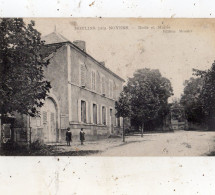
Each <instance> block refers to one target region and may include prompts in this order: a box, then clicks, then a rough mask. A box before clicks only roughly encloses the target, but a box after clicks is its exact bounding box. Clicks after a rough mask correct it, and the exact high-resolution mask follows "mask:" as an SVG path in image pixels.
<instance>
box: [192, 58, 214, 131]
mask: <svg viewBox="0 0 215 195" xmlns="http://www.w3.org/2000/svg"><path fill="white" fill-rule="evenodd" d="M194 72H195V75H197V76H200V77H201V78H202V79H203V86H202V90H201V93H200V100H201V102H202V106H203V110H204V112H205V116H206V118H207V120H208V129H209V130H214V128H215V120H214V119H215V61H214V63H213V64H212V66H211V68H210V69H209V70H207V71H200V70H194Z"/></svg>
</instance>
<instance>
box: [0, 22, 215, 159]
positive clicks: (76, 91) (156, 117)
mask: <svg viewBox="0 0 215 195" xmlns="http://www.w3.org/2000/svg"><path fill="white" fill-rule="evenodd" d="M214 34H215V19H173V18H171V19H162V18H159V19H158V18H157V19H149V18H148V19H146V18H145V19H144V18H1V19H0V42H1V46H0V54H1V56H0V65H1V69H0V76H1V80H0V82H1V86H0V95H1V102H0V114H1V128H0V130H1V132H0V135H1V136H0V138H1V153H0V155H2V156H14V155H15V156H29V155H30V156H127V157H130V156H142V157H144V156H182V157H183V156H213V155H214V154H215V142H214V140H215V120H214V119H215V107H214V105H215V92H214V82H215V64H214V60H215V57H214V53H215V38H214Z"/></svg>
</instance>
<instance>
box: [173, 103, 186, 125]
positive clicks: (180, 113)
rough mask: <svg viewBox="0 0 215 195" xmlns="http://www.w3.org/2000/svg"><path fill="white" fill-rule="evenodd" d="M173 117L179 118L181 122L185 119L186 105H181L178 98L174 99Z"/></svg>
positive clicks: (174, 118)
mask: <svg viewBox="0 0 215 195" xmlns="http://www.w3.org/2000/svg"><path fill="white" fill-rule="evenodd" d="M170 105H171V119H173V120H178V121H179V122H182V121H184V119H185V116H184V107H183V106H181V104H180V103H179V101H178V100H175V101H173V102H172V103H171V104H170Z"/></svg>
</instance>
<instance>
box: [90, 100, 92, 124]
mask: <svg viewBox="0 0 215 195" xmlns="http://www.w3.org/2000/svg"><path fill="white" fill-rule="evenodd" d="M90 113H91V114H90V119H91V123H93V103H92V102H91V112H90Z"/></svg>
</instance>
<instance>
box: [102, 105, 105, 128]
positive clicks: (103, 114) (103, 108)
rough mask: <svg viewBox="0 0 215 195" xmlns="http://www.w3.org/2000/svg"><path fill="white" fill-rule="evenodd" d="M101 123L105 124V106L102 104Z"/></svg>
mask: <svg viewBox="0 0 215 195" xmlns="http://www.w3.org/2000/svg"><path fill="white" fill-rule="evenodd" d="M102 124H103V125H106V108H105V107H104V106H102Z"/></svg>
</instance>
